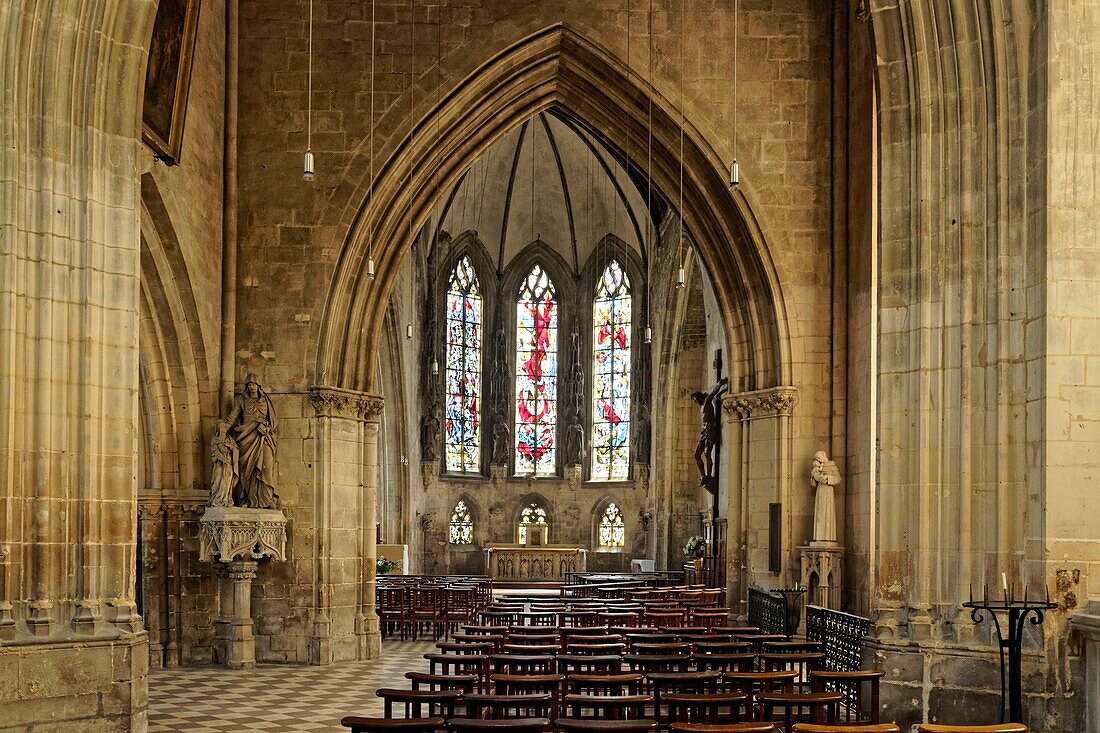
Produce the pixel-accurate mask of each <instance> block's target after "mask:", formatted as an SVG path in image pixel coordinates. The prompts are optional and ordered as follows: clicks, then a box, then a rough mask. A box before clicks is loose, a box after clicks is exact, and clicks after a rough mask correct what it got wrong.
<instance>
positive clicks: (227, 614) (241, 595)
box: [214, 560, 259, 669]
mask: <svg viewBox="0 0 1100 733" xmlns="http://www.w3.org/2000/svg"><path fill="white" fill-rule="evenodd" d="M258 566H259V563H258V562H256V561H255V560H234V561H233V562H231V563H227V564H224V565H223V564H221V563H219V564H218V595H219V596H220V600H221V612H220V614H219V616H218V620H217V621H215V622H214V629H215V636H216V638H217V644H216V646H215V653H216V654H217V655H218V662H220V663H221V664H223V665H225V666H226V667H229V668H230V669H249V668H251V667H255V666H256V639H255V637H254V636H253V635H252V626H253V623H252V580H253V579H254V578H255V577H256V568H257V567H258Z"/></svg>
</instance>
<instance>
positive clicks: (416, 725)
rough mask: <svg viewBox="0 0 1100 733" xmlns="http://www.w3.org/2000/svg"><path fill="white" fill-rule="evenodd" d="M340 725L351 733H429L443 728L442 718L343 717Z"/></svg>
mask: <svg viewBox="0 0 1100 733" xmlns="http://www.w3.org/2000/svg"><path fill="white" fill-rule="evenodd" d="M340 725H342V726H344V727H345V728H351V733H431V731H435V730H439V729H440V728H442V727H443V718H438V717H433V718H365V717H362V716H359V715H348V716H345V717H344V718H343V719H342V720H341V721H340Z"/></svg>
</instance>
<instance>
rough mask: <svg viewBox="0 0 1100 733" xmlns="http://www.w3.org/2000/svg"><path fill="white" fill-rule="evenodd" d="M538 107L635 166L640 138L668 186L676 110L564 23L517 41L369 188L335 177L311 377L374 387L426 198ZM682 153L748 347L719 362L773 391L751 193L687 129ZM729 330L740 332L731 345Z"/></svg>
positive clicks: (690, 219)
mask: <svg viewBox="0 0 1100 733" xmlns="http://www.w3.org/2000/svg"><path fill="white" fill-rule="evenodd" d="M651 101H652V119H653V124H652V127H649V126H648V124H647V119H648V116H647V115H648V114H649V112H650V110H649V103H650V102H651ZM550 107H556V108H558V109H559V110H561V111H562V113H563V114H566V115H568V116H569V117H571V118H573V119H575V120H576V121H577V122H578V124H582V125H584V126H586V127H587V128H588V129H590V130H592V131H593V133H594V134H597V135H599V136H600V137H601V138H604V139H607V135H605V134H603V133H601V132H600V131H606V130H619V131H620V134H619V136H617V137H616V138H615V139H614V140H608V142H609V143H610V144H612V145H613V146H615V147H617V148H619V149H620V150H623V151H625V152H626V153H627V154H629V155H630V156H631V157H632V158H634V159H635V160H640V159H642V157H643V155H644V152H645V151H646V146H647V143H648V133H649V130H652V151H653V168H652V176H653V180H654V183H655V185H656V186H657V187H658V188H661V189H663V190H674V189H675V188H676V184H677V177H678V175H679V170H680V166H679V162H678V161H679V160H680V157H679V149H680V115H679V110H677V109H676V108H675V107H674V106H673V105H672V104H671V103H670V102H669V101H668V100H667V99H665V98H664V97H662V96H661V95H660V94H659V93H658V92H657V90H656V89H654V88H653V87H651V86H649V85H647V84H645V83H644V82H642V81H641V80H640V79H639V77H638V76H637V75H634V74H632V73H630V72H629V71H628V70H627V69H626V68H625V67H624V66H623V64H622V63H621V61H620V60H619V59H618V58H616V57H615V56H614V55H612V54H611V53H610V52H608V51H607V50H605V49H603V48H601V47H599V46H597V45H596V44H594V43H593V42H591V41H590V40H588V39H586V38H584V37H583V36H581V35H580V34H578V33H577V32H576V31H574V30H572V29H571V28H568V27H567V26H564V25H561V24H557V25H553V26H550V27H548V28H546V29H544V30H542V31H539V32H538V33H535V34H533V35H531V36H528V37H527V38H525V39H523V40H522V41H520V42H518V43H516V44H514V45H513V46H511V47H509V48H507V49H505V50H504V51H502V52H501V53H500V54H498V55H497V56H495V57H494V58H492V59H490V60H489V61H487V62H486V63H485V64H484V65H482V66H481V67H480V68H479V69H478V70H477V71H475V72H474V73H473V74H472V75H470V76H469V77H468V78H467V79H466V80H465V81H464V82H463V83H462V84H460V85H459V86H458V87H456V88H454V89H452V90H450V91H449V92H448V93H447V94H446V95H445V96H444V97H443V98H442V100H441V101H440V102H439V103H438V104H437V105H436V106H435V107H434V108H433V109H432V111H431V112H430V113H429V114H428V115H426V116H425V117H424V118H422V119H421V121H420V123H419V125H418V126H417V127H416V128H415V129H414V130H413V131H412V133H411V134H410V135H409V136H407V137H406V138H405V139H404V140H402V142H401V143H400V144H399V145H398V147H397V149H396V150H395V151H393V152H392V154H391V155H390V156H389V158H388V159H387V160H386V161H385V162H384V164H383V165H382V166H381V168H380V171H379V173H378V175H377V177H376V180H375V181H374V185H373V187H372V186H371V182H370V181H367V180H365V179H360V180H359V181H358V182H357V183H354V184H353V183H351V182H350V181H349V182H346V186H354V189H355V190H354V191H353V192H351V198H352V200H356V201H360V202H362V203H361V205H360V206H359V208H358V210H356V211H354V212H351V213H349V214H347V215H345V220H344V221H343V222H342V224H341V226H343V227H345V228H346V229H347V230H348V236H347V238H346V240H345V243H344V246H343V248H342V250H341V254H340V258H339V261H338V263H337V267H336V272H335V275H334V278H333V281H332V284H331V287H330V290H329V297H328V300H327V303H326V306H325V313H324V317H323V318H322V322H321V326H320V329H321V332H320V333H319V346H318V355H317V367H316V370H317V377H318V381H319V382H321V383H323V384H331V385H335V386H339V387H344V388H349V389H359V390H368V391H369V390H371V389H372V388H373V387H374V385H373V384H372V383H371V382H372V379H373V370H372V369H371V368H370V365H371V364H372V363H373V355H374V353H375V351H376V347H377V344H378V339H379V335H380V330H381V322H382V314H383V312H384V311H385V308H386V302H387V298H386V297H385V296H386V295H387V294H388V292H389V291H390V289H391V288H392V286H393V283H394V280H395V278H396V276H397V271H398V268H399V266H400V263H401V260H402V258H403V257H404V253H405V251H406V250H407V243H408V242H410V241H412V237H413V233H414V232H416V231H419V229H420V227H421V226H423V224H424V222H425V221H427V219H428V217H429V215H430V213H431V210H432V207H433V206H434V205H435V204H436V192H438V191H441V190H447V189H448V188H450V187H451V186H453V185H454V183H455V182H456V181H457V180H458V179H459V177H460V176H461V175H462V174H463V173H464V172H465V170H466V169H467V168H468V167H469V166H470V165H471V164H472V163H473V162H474V161H475V160H476V159H477V158H478V157H479V156H480V155H482V154H483V153H484V152H485V151H486V150H488V148H489V147H490V146H491V145H492V144H493V143H494V142H495V141H497V140H499V139H500V138H501V137H502V136H503V135H504V134H505V133H507V132H508V131H509V130H510V129H512V128H513V127H515V126H516V125H519V124H522V123H523V121H525V120H526V119H529V118H530V117H531V116H532V115H533V114H535V113H536V112H539V111H541V110H544V109H547V108H550ZM683 151H684V155H683V160H684V167H683V174H684V175H683V186H684V206H683V208H684V211H683V215H684V219H685V221H686V222H687V225H688V227H689V228H690V229H691V231H692V232H693V234H694V235H695V240H696V241H697V242H699V250H700V256H701V258H702V260H703V262H704V264H705V266H706V267H707V270H708V272H709V273H710V274H711V277H712V280H713V282H714V284H715V290H716V293H717V296H718V300H719V302H720V304H721V305H722V307H723V308H722V309H723V311H724V312H729V313H735V314H737V315H735V316H734V317H732V318H729V319H727V321H726V323H725V328H726V330H727V332H729V333H730V335H731V338H729V342H730V343H747V344H748V345H749V347H748V348H746V349H745V351H744V353H743V354H740V355H739V361H737V362H734V363H733V364H731V368H732V369H735V370H738V371H740V372H741V374H740V375H738V376H744V377H746V378H747V381H748V382H749V383H751V384H753V385H754V386H756V387H757V388H759V387H767V386H775V385H780V384H785V383H786V382H787V381H789V379H790V370H789V361H790V356H789V346H788V328H787V323H786V309H785V306H784V302H783V297H782V294H781V292H780V287H779V279H778V276H777V274H776V272H775V267H774V264H773V262H772V259H771V255H770V253H769V251H768V248H767V245H766V243H765V241H764V237H763V233H762V231H761V228H760V226H759V224H758V222H757V220H756V218H755V216H754V215H753V213H752V207H751V206H750V198H751V192H750V191H749V190H748V187H747V186H742V187H741V188H740V189H737V190H734V191H731V190H730V188H729V186H728V182H727V178H726V174H725V163H724V162H723V161H721V160H720V159H719V158H718V156H717V154H716V153H715V151H714V150H713V149H712V148H711V147H710V146H709V144H708V143H707V142H706V140H705V139H704V138H703V136H702V134H701V133H700V132H699V131H698V130H697V129H695V128H694V127H693V126H692V125H691V123H690V121H688V122H687V123H686V124H685V127H684V132H683ZM363 168H364V169H365V168H366V166H363ZM372 190H373V197H374V201H373V203H371V202H370V201H369V197H370V195H371V192H372ZM368 204H370V205H371V209H372V212H371V215H370V217H369V219H370V221H369V222H368V216H367V207H368ZM372 233H373V237H371V236H370V235H371V234H372ZM370 241H373V242H374V245H373V249H371V248H370ZM371 253H372V254H373V259H374V261H375V271H376V273H377V274H376V277H375V278H374V279H373V280H372V279H371V278H369V276H368V273H367V262H368V257H369V255H370V254H371ZM739 323H740V324H744V327H743V328H744V330H745V331H746V333H743V334H738V335H737V336H736V337H733V336H734V335H733V332H734V330H735V329H736V328H737V325H736V324H739Z"/></svg>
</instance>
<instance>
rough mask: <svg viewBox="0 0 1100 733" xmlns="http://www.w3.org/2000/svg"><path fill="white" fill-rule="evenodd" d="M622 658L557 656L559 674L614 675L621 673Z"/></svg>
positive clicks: (579, 655) (607, 656)
mask: <svg viewBox="0 0 1100 733" xmlns="http://www.w3.org/2000/svg"><path fill="white" fill-rule="evenodd" d="M622 667H623V662H622V657H620V656H619V655H618V654H559V655H558V670H557V671H558V672H559V673H560V674H565V675H568V674H615V673H616V672H620V671H622Z"/></svg>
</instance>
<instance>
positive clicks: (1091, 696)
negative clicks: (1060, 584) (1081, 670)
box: [1070, 601, 1100, 730]
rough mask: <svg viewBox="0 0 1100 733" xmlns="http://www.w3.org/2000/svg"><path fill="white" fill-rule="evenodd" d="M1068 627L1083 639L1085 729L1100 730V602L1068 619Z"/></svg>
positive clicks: (1092, 602) (1090, 605) (1093, 603)
mask: <svg viewBox="0 0 1100 733" xmlns="http://www.w3.org/2000/svg"><path fill="white" fill-rule="evenodd" d="M1070 625H1071V626H1072V627H1073V629H1074V631H1077V632H1078V633H1079V634H1081V636H1083V637H1084V639H1085V684H1084V686H1083V689H1082V690H1081V691H1082V693H1083V695H1082V697H1084V699H1085V727H1084V728H1082V730H1100V601H1091V602H1090V603H1089V604H1088V606H1087V607H1086V608H1085V610H1084V611H1079V612H1077V613H1075V614H1073V615H1072V616H1071V617H1070Z"/></svg>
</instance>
